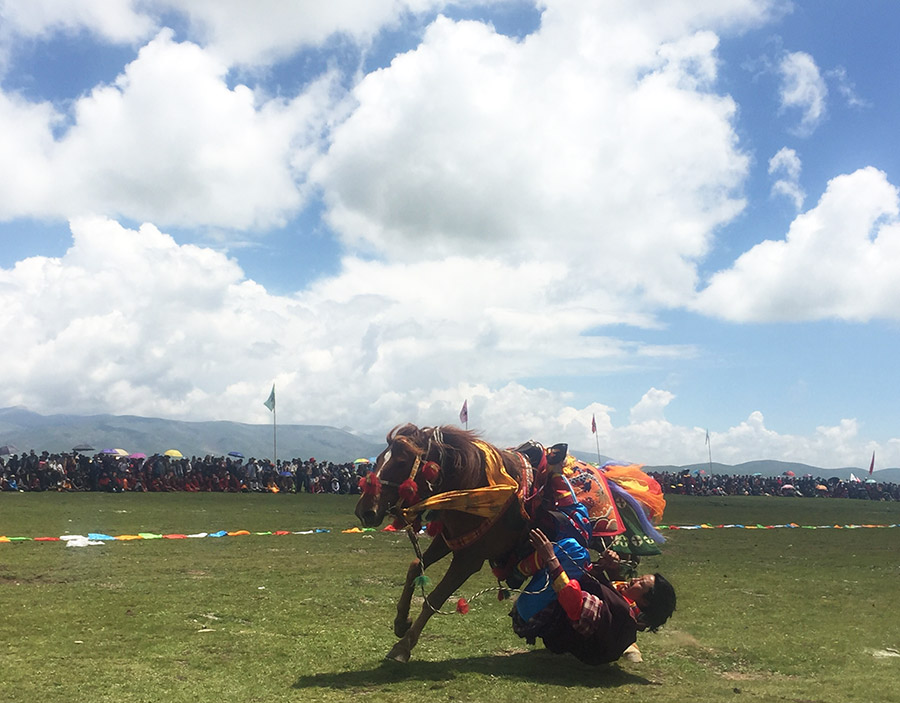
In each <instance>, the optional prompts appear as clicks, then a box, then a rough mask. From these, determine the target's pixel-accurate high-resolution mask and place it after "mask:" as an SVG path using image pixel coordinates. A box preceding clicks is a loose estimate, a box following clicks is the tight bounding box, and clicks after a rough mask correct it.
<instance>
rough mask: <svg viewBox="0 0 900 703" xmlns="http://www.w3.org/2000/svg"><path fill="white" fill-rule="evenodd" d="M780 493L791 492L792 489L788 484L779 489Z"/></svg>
mask: <svg viewBox="0 0 900 703" xmlns="http://www.w3.org/2000/svg"><path fill="white" fill-rule="evenodd" d="M781 490H782V491H793V490H794V487H793V486H792V485H791V484H790V483H786V484H784V485H783V486H782V487H781Z"/></svg>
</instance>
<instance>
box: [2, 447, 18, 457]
mask: <svg viewBox="0 0 900 703" xmlns="http://www.w3.org/2000/svg"><path fill="white" fill-rule="evenodd" d="M16 451H18V450H17V449H16V448H15V447H14V446H13V445H11V444H4V445H3V446H2V447H0V456H3V455H4V454H12V453H14V452H16Z"/></svg>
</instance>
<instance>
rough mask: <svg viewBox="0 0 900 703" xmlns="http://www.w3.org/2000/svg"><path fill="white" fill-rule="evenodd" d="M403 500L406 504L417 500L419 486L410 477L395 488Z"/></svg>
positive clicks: (411, 503)
mask: <svg viewBox="0 0 900 703" xmlns="http://www.w3.org/2000/svg"><path fill="white" fill-rule="evenodd" d="M397 491H398V492H399V494H400V497H401V498H402V499H403V502H404V503H406V504H407V505H413V504H414V503H416V502H418V500H419V487H418V486H417V485H416V482H415V481H413V480H412V479H411V478H408V479H406V480H405V481H404V482H403V483H401V484H400V488H398V489H397Z"/></svg>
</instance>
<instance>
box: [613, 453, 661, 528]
mask: <svg viewBox="0 0 900 703" xmlns="http://www.w3.org/2000/svg"><path fill="white" fill-rule="evenodd" d="M604 471H605V472H606V477H607V478H608V479H609V480H610V481H614V482H615V483H616V484H617V485H618V486H621V487H622V488H623V489H624V490H626V491H628V493H629V494H630V495H631V497H632V498H634V499H635V500H636V501H637V502H638V503H640V504H641V505H643V506H644V507H645V508H646V509H647V513H648V515H649V517H650V521H651V522H653V524H654V525H658V524H659V521H660V520H661V519H662V516H663V512H664V511H665V509H666V499H665V497H664V496H663V492H662V487H661V486H660V485H659V482H658V481H657V480H656V479H655V478H653V477H652V476H648V475H647V474H645V473H644V472H643V471H641V468H640V466H639V465H638V464H631V465H629V466H607V467H606V469H604Z"/></svg>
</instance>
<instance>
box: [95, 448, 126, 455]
mask: <svg viewBox="0 0 900 703" xmlns="http://www.w3.org/2000/svg"><path fill="white" fill-rule="evenodd" d="M100 453H101V454H112V455H113V456H128V452H126V451H125V450H124V449H104V450H103V451H102V452H100Z"/></svg>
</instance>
